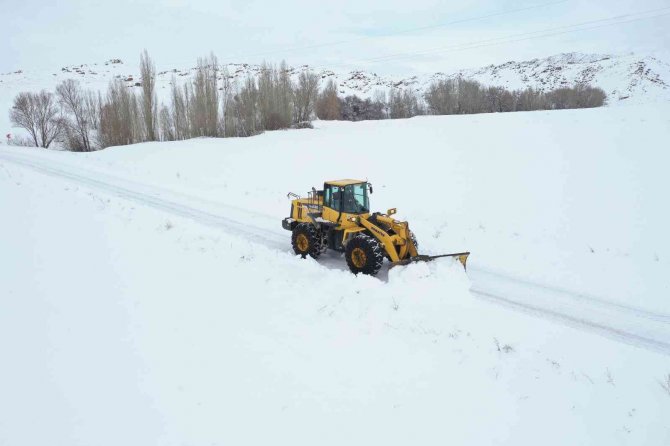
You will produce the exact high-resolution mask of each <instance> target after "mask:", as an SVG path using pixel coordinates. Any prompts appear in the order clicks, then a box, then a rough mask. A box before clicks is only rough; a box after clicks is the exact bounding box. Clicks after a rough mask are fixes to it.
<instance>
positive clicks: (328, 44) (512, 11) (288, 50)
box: [239, 0, 568, 58]
mask: <svg viewBox="0 0 670 446" xmlns="http://www.w3.org/2000/svg"><path fill="white" fill-rule="evenodd" d="M567 1H568V0H560V1H554V2H550V3H542V4H539V5H533V6H527V7H525V8H517V9H510V10H503V11H499V12H495V13H491V14H487V15H482V16H477V17H470V18H467V19H460V20H453V21H451V22H445V23H440V24H438V25H430V26H422V27H418V28H410V29H405V30H402V31H397V32H393V33H387V34H384V35H381V36H366V37H359V38H357V39H351V40H340V41H335V42H325V43H317V44H314V45H307V46H300V47H293V48H285V49H279V50H274V51H263V52H260V53H253V54H246V55H244V56H240V57H239V58H249V57H258V56H266V55H270V54H272V55H274V54H277V53H293V52H296V51H303V50H311V49H315V48H324V47H331V46H337V45H345V44H349V43H358V42H362V41H366V40H373V39H379V38H383V37H390V36H396V35H402V34H410V33H413V32H417V31H425V30H429V29H437V28H444V27H448V26H451V25H458V24H461V23H468V22H475V21H478V20H484V19H489V18H492V17H499V16H503V15H509V14H515V13H518V12H523V11H530V10H532V9H539V8H544V7H547V6H553V5H558V4H561V3H566V2H567Z"/></svg>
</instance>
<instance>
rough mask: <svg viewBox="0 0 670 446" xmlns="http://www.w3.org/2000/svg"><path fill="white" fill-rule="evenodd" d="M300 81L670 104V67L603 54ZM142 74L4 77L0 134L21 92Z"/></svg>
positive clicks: (366, 90) (132, 68)
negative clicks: (591, 94) (472, 84)
mask: <svg viewBox="0 0 670 446" xmlns="http://www.w3.org/2000/svg"><path fill="white" fill-rule="evenodd" d="M225 69H226V70H227V72H228V73H229V76H231V78H232V79H234V80H237V81H240V82H241V81H242V80H243V79H245V78H246V77H247V76H256V75H258V73H259V71H260V66H259V65H253V64H235V63H229V64H226V65H225ZM290 70H291V73H292V76H293V77H294V78H297V76H298V75H299V73H300V72H302V71H305V70H313V71H315V72H317V73H319V74H320V75H321V78H322V80H323V82H326V81H327V80H328V79H334V80H335V81H336V82H337V83H338V85H339V90H340V94H341V95H349V94H356V95H359V96H363V97H369V96H371V95H372V94H373V93H374V92H375V91H383V92H388V91H389V90H391V89H402V88H411V89H414V90H416V91H417V92H419V93H421V92H423V91H425V89H426V88H427V87H428V85H430V83H431V82H433V81H434V80H436V79H449V78H456V77H463V78H465V79H474V80H477V81H479V82H481V83H482V84H484V85H496V86H504V87H507V88H511V89H523V88H528V87H532V88H535V89H540V90H545V91H546V90H550V89H553V88H558V87H562V86H571V85H574V84H577V83H587V84H590V85H592V86H598V87H601V88H602V89H603V90H605V92H606V93H607V95H608V99H609V104H610V105H615V104H621V103H649V102H658V101H661V102H667V101H670V65H669V64H668V63H666V62H664V61H661V60H659V59H657V58H654V57H651V56H639V55H635V54H627V55H618V56H617V55H600V54H578V53H568V54H559V55H555V56H551V57H547V58H544V59H533V60H530V61H524V62H514V61H512V62H507V63H505V64H502V65H490V66H486V67H483V68H477V69H467V70H461V71H458V72H455V73H435V74H431V75H423V76H412V77H402V76H397V77H389V76H379V75H377V74H375V73H368V72H365V71H350V72H336V71H333V70H328V69H322V68H312V67H310V66H308V65H302V66H299V67H292V68H290ZM193 72H194V68H184V67H162V68H161V67H160V65H159V74H158V80H157V88H158V94H159V96H160V98H161V99H162V100H164V101H166V102H167V101H168V92H169V87H170V83H171V81H172V78H173V77H174V78H175V79H176V80H177V82H184V81H186V80H188V79H190V78H191V76H192V75H193ZM138 73H139V71H138V69H137V64H136V63H134V62H131V63H129V62H128V61H121V60H120V59H110V60H108V61H106V62H104V63H93V64H82V65H78V66H66V67H58V68H56V67H54V70H53V71H51V72H35V71H30V70H17V71H15V72H11V73H2V74H0V131H2V132H3V134H5V133H8V132H9V131H10V128H9V120H8V117H7V112H5V111H4V110H9V107H10V104H11V101H12V99H13V97H14V96H15V95H16V93H17V92H19V91H24V90H31V91H35V90H40V89H42V88H47V89H51V90H53V89H54V87H55V85H56V84H57V83H58V82H60V81H61V80H63V79H66V78H75V79H79V80H80V81H82V82H83V84H84V85H85V86H86V87H88V88H90V89H93V90H98V91H105V89H106V88H107V85H108V83H109V81H110V80H112V79H122V80H124V81H125V82H126V84H127V85H128V87H131V88H132V87H136V86H137V85H139V81H140V79H139V75H138Z"/></svg>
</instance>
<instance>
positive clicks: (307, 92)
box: [293, 71, 320, 123]
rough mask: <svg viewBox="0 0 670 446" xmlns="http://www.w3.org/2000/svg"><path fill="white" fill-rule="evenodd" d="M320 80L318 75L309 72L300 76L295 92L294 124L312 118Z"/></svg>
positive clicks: (304, 72)
mask: <svg viewBox="0 0 670 446" xmlns="http://www.w3.org/2000/svg"><path fill="white" fill-rule="evenodd" d="M319 80H320V79H319V76H318V75H317V74H315V73H312V72H308V71H303V72H302V73H300V75H299V76H298V83H297V85H296V86H295V89H294V92H293V93H294V94H293V104H294V106H295V115H294V117H293V120H294V122H296V123H298V122H304V121H309V120H310V118H311V117H312V113H313V112H314V103H315V102H316V96H317V95H318V93H319Z"/></svg>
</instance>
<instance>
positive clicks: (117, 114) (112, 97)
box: [98, 79, 141, 147]
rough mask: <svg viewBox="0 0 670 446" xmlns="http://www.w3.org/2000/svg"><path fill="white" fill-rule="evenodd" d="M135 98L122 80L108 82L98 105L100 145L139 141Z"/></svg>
mask: <svg viewBox="0 0 670 446" xmlns="http://www.w3.org/2000/svg"><path fill="white" fill-rule="evenodd" d="M139 116H140V111H139V107H138V103H137V98H136V97H135V95H134V94H133V93H132V91H130V89H129V88H128V87H126V85H125V84H124V83H123V81H121V80H119V79H117V80H115V81H112V82H110V84H109V88H108V90H107V98H106V99H105V100H104V101H103V102H102V104H101V107H100V128H99V130H98V133H99V140H100V144H101V146H102V147H109V146H121V145H127V144H133V143H136V142H139V140H140V138H138V135H140V131H141V124H139V123H138V121H139V119H138V117H139Z"/></svg>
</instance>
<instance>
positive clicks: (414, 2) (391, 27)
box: [0, 0, 670, 75]
mask: <svg viewBox="0 0 670 446" xmlns="http://www.w3.org/2000/svg"><path fill="white" fill-rule="evenodd" d="M535 6H538V7H535ZM522 8H532V9H526V10H524V11H517V12H510V11H514V10H518V9H522ZM659 8H667V9H666V10H664V11H657V12H650V13H648V14H646V17H650V16H652V15H659V14H666V15H665V16H661V17H656V18H649V19H645V20H639V21H636V22H631V23H626V24H618V25H613V26H604V27H602V28H598V29H591V30H584V31H579V32H570V33H565V34H560V35H555V36H550V37H545V38H532V39H530V40H523V41H519V42H512V43H504V44H498V45H488V46H484V47H480V48H470V49H463V46H464V45H467V44H472V43H473V42H480V41H482V40H487V39H501V38H505V37H507V36H511V35H517V34H520V33H528V32H535V31H542V30H547V29H555V28H557V27H562V26H566V25H574V24H579V23H583V22H589V21H594V20H599V19H608V18H611V17H615V16H622V15H626V14H633V13H639V12H643V11H649V10H654V9H659ZM0 11H2V14H1V16H2V22H0V72H7V71H13V70H18V69H29V70H30V69H41V68H44V69H52V70H53V69H57V68H59V67H61V66H64V65H72V64H82V63H93V62H103V61H105V60H107V59H110V58H117V57H118V58H121V59H123V60H124V61H126V62H133V63H136V62H137V59H139V53H140V51H141V50H142V49H144V48H146V49H147V50H148V51H149V53H150V54H151V56H152V57H153V58H154V60H155V61H156V64H157V66H158V68H159V69H169V68H177V67H178V68H181V67H186V66H192V65H194V63H195V60H196V58H197V57H198V56H203V55H207V54H209V53H210V51H211V52H214V54H216V55H217V56H218V58H219V61H220V62H250V63H257V62H261V61H262V60H264V59H265V60H267V61H269V62H279V61H281V60H282V59H285V60H286V61H287V62H289V64H292V65H298V64H303V63H307V64H310V65H316V66H323V67H329V68H330V67H332V68H333V69H335V70H336V71H346V70H350V69H365V70H368V71H374V72H377V73H380V74H405V75H406V74H411V73H422V72H435V71H449V70H454V69H458V68H467V67H476V66H482V65H487V64H490V63H502V62H505V61H508V60H525V59H529V58H533V57H545V56H549V55H552V54H556V53H560V52H570V51H580V52H600V53H603V52H606V53H624V52H629V51H634V52H639V53H645V54H648V53H653V54H656V55H659V56H661V57H664V56H666V54H668V53H669V52H670V1H668V0H639V1H635V2H632V1H620V0H591V1H588V2H587V1H575V0H566V1H559V0H521V1H511V0H502V1H501V0H498V1H484V0H482V1H470V2H468V1H438V0H339V1H330V2H322V3H319V2H317V1H314V0H312V1H302V0H283V1H253V0H235V1H218V0H156V1H149V0H115V1H113V2H112V1H95V0H70V1H67V0H63V1H48V0H41V1H37V0H0ZM506 12H510V13H509V14H503V15H501V13H506ZM495 14H498V15H495ZM491 15H495V16H492V17H488V18H481V19H477V20H469V21H464V20H468V19H472V18H480V17H482V16H491ZM635 17H639V16H638V15H636V16H627V17H622V18H620V19H618V20H620V21H622V20H629V19H631V18H635ZM454 21H464V22H462V23H452V24H448V23H450V22H454ZM611 22H612V21H604V22H598V23H592V24H590V25H585V26H595V25H603V24H607V23H611ZM442 24H447V25H444V26H439V25H442ZM426 27H431V28H429V29H423V30H416V31H411V32H406V31H408V30H413V29H416V28H426ZM567 29H570V28H566V29H565V30H567ZM404 31H405V32H404ZM559 31H561V30H556V31H554V32H559ZM332 42H346V43H342V44H337V45H326V44H329V43H332ZM498 42H499V41H498ZM437 47H442V48H444V47H449V48H447V49H448V51H444V50H443V51H438V52H433V53H430V54H427V55H416V54H413V55H412V56H411V57H398V58H394V59H390V60H382V61H371V60H370V59H373V58H379V57H382V56H385V55H389V54H398V53H401V54H404V53H417V52H420V51H425V50H430V49H434V48H437ZM664 58H665V59H666V60H667V57H664ZM668 61H669V62H670V60H668Z"/></svg>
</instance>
